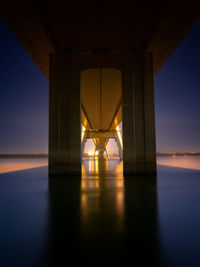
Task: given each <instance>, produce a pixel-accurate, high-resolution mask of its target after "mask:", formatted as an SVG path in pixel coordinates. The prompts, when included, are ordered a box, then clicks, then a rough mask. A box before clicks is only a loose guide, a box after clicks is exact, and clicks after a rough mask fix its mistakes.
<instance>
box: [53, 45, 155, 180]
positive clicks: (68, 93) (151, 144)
mask: <svg viewBox="0 0 200 267" xmlns="http://www.w3.org/2000/svg"><path fill="white" fill-rule="evenodd" d="M92 67H93V68H95V69H94V73H93V75H91V76H88V77H87V75H86V77H85V76H84V73H86V74H88V73H87V71H86V72H85V69H87V70H90V74H92V70H91V69H92ZM99 71H100V72H101V75H102V80H101V81H100V83H99V82H98V77H99V76H98V75H97V79H95V73H99ZM81 73H82V75H81ZM113 74H115V75H116V79H113V78H115V75H114V76H113ZM81 77H82V80H81ZM103 77H104V78H103ZM109 77H110V79H109ZM86 78H87V79H86ZM112 79H113V81H114V85H112V84H113V83H112ZM86 80H87V81H89V83H86ZM96 81H97V86H96V87H95V84H96ZM109 83H110V84H109ZM99 84H100V90H99V86H98V85H99ZM81 87H83V90H82V92H81ZM114 89H116V95H115V90H114ZM104 91H105V92H104ZM81 93H82V94H83V96H81ZM99 93H100V95H99ZM104 94H105V96H103V95H104ZM94 95H98V96H95V97H94ZM121 95H122V97H121ZM106 96H108V99H109V97H110V99H109V101H107V100H108V99H107V98H106ZM49 98H50V115H49V119H50V120H49V172H50V174H61V175H62V174H70V175H80V174H81V144H80V138H81V137H80V133H81V110H82V113H83V115H82V124H83V125H84V128H85V133H87V135H88V138H89V137H90V138H92V137H94V139H96V140H97V142H98V144H97V147H98V150H99V153H100V154H101V155H102V153H103V152H104V146H105V144H106V143H107V141H108V140H109V138H110V137H109V136H108V135H106V132H107V133H109V134H111V133H112V132H113V131H114V134H115V137H116V138H117V136H116V133H117V131H116V126H117V125H118V124H119V122H120V115H118V113H119V111H120V108H121V109H122V112H121V114H122V120H123V162H124V174H125V175H131V174H135V173H137V174H138V173H142V174H144V173H148V174H149V173H152V174H154V173H155V172H156V153H155V151H156V148H155V115H154V87H153V61H152V54H151V53H149V52H144V51H141V50H137V51H128V50H127V51H123V53H118V54H117V55H116V54H114V55H112V54H109V55H107V54H103V55H102V54H100V55H98V54H97V55H84V54H73V55H72V54H71V53H66V52H65V53H57V54H52V55H51V59H50V96H49ZM103 98H105V101H103V100H101V99H103ZM112 98H113V100H112ZM95 99H96V101H94V103H93V101H92V100H95ZM81 100H82V101H81ZM87 101H88V103H87ZM81 107H82V109H81ZM109 108H110V109H111V110H110V111H109ZM107 109H108V114H107V115H106V114H105V113H106V111H107ZM102 114H103V115H102ZM92 135H93V136H92ZM85 138H87V136H85ZM82 139H84V135H83V136H82Z"/></svg>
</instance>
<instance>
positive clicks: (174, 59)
mask: <svg viewBox="0 0 200 267" xmlns="http://www.w3.org/2000/svg"><path fill="white" fill-rule="evenodd" d="M0 92H1V95H0V153H47V151H48V80H47V79H46V77H45V76H44V75H43V73H42V72H41V71H40V69H39V68H38V67H37V65H36V64H35V63H34V62H33V60H32V59H31V57H30V56H29V55H28V53H27V52H26V51H25V50H24V48H23V47H22V45H21V44H20V43H19V42H18V40H17V39H16V38H15V36H14V35H13V34H12V32H11V31H10V30H9V28H8V27H7V26H6V25H5V24H4V22H3V21H2V20H1V19H0ZM155 109H156V142H157V151H160V152H173V151H200V19H198V20H197V21H196V23H195V24H194V25H193V27H192V28H191V29H190V31H189V32H188V33H187V35H186V36H185V37H184V39H183V40H182V42H181V43H180V44H179V46H178V47H177V48H176V50H175V51H174V52H173V54H172V55H171V56H170V57H169V59H168V61H167V63H166V64H165V65H164V66H163V67H162V69H161V70H160V71H159V73H158V74H157V75H156V77H155Z"/></svg>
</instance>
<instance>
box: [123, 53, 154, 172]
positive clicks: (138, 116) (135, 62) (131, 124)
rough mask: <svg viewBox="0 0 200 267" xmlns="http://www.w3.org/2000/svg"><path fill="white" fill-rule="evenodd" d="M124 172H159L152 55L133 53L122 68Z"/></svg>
mask: <svg viewBox="0 0 200 267" xmlns="http://www.w3.org/2000/svg"><path fill="white" fill-rule="evenodd" d="M122 120H123V161H124V174H125V175H132V174H145V173H147V174H155V173H156V147H155V113H154V84H153V61H152V54H151V53H147V52H142V51H134V52H130V53H129V54H128V55H127V57H126V59H125V64H124V68H123V71H122Z"/></svg>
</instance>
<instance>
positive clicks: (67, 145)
mask: <svg viewBox="0 0 200 267" xmlns="http://www.w3.org/2000/svg"><path fill="white" fill-rule="evenodd" d="M80 108H81V105H80V70H79V65H78V64H76V62H75V61H74V60H73V58H72V57H71V56H69V55H67V54H62V53H61V54H52V55H51V56H50V89H49V174H50V175H79V176H81V136H80V135H81V121H80V117H81V116H80V114H81V110H80Z"/></svg>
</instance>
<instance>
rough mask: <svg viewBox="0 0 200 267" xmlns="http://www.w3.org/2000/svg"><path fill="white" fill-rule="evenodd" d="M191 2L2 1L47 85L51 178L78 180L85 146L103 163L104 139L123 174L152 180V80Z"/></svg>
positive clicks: (180, 32)
mask: <svg viewBox="0 0 200 267" xmlns="http://www.w3.org/2000/svg"><path fill="white" fill-rule="evenodd" d="M197 2H198V1H193V0H192V1H189V2H184V1H175V0H174V1H172V0H169V1H158V0H154V1H153V0H151V1H128V0H124V1H123V2H121V1H113V0H110V1H104V0H102V1H94V0H93V1H90V0H86V1H66V2H64V1H56V2H53V1H52V2H50V1H47V0H41V1H22V0H19V1H12V2H11V1H8V0H7V1H3V4H2V7H1V16H2V18H3V19H4V21H5V22H6V24H7V25H8V26H9V27H10V29H11V30H12V31H13V33H14V34H15V35H16V37H17V38H18V40H19V41H20V42H21V44H22V45H23V46H24V48H25V49H26V50H27V52H28V53H29V54H30V56H31V57H32V58H33V60H34V61H35V62H36V64H37V65H38V66H39V68H40V69H41V70H42V72H43V73H44V74H45V75H46V77H47V78H49V83H50V86H49V173H50V174H53V175H81V158H82V154H83V151H84V145H85V141H86V140H87V139H92V140H93V141H94V143H95V151H96V154H98V156H99V157H103V153H104V152H105V149H106V145H107V143H108V141H109V139H110V138H114V139H116V141H117V145H118V150H119V155H120V158H121V159H123V166H124V167H123V170H124V175H132V174H136V173H137V174H138V173H141V174H144V173H147V174H155V173H156V144H155V113H154V84H153V77H154V76H155V75H156V73H157V72H158V71H159V69H160V68H161V67H162V66H163V64H164V63H165V62H166V60H167V59H168V57H169V56H170V54H171V53H172V52H173V51H174V49H175V48H176V46H177V45H178V43H179V42H180V41H181V39H182V38H183V37H184V35H185V34H186V32H187V31H188V30H189V28H190V27H191V25H192V24H193V23H194V21H195V19H196V18H197V17H198V16H199V7H198V3H197ZM66 3H67V4H66ZM121 121H122V123H123V124H122V125H123V141H122V136H121V129H120V128H119V124H120V122H121Z"/></svg>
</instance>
